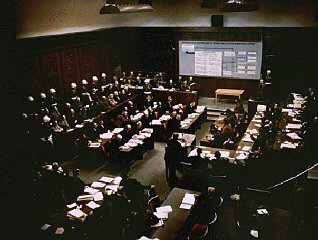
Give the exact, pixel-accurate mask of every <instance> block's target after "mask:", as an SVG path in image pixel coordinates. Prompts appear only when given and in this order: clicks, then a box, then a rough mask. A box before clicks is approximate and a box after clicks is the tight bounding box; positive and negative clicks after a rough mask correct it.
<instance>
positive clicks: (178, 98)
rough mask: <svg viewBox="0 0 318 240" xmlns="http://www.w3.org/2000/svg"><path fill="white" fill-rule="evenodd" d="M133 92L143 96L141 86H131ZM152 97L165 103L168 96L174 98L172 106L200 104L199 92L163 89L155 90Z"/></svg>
mask: <svg viewBox="0 0 318 240" xmlns="http://www.w3.org/2000/svg"><path fill="white" fill-rule="evenodd" d="M129 88H130V90H131V91H132V92H135V93H138V94H141V93H143V87H141V86H137V87H134V86H130V87H129ZM152 95H153V99H154V101H155V102H162V103H165V102H166V101H167V98H168V96H171V97H172V104H173V105H175V104H178V103H182V104H185V105H188V104H189V103H191V102H196V104H198V99H199V93H198V92H197V91H180V90H169V89H165V88H163V89H161V88H153V89H152Z"/></svg>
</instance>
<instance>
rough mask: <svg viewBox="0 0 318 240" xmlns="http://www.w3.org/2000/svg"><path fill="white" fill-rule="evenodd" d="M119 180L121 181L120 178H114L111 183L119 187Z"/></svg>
mask: <svg viewBox="0 0 318 240" xmlns="http://www.w3.org/2000/svg"><path fill="white" fill-rule="evenodd" d="M121 179H122V178H121V177H115V178H114V181H113V182H114V184H117V185H119V183H120V181H121Z"/></svg>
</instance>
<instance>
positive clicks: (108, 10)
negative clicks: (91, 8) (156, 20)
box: [99, 0, 153, 14]
mask: <svg viewBox="0 0 318 240" xmlns="http://www.w3.org/2000/svg"><path fill="white" fill-rule="evenodd" d="M152 11H153V7H152V0H106V3H105V6H103V7H102V8H101V10H100V12H99V13H100V14H118V13H136V12H152Z"/></svg>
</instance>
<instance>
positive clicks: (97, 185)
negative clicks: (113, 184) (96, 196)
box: [91, 182, 106, 188]
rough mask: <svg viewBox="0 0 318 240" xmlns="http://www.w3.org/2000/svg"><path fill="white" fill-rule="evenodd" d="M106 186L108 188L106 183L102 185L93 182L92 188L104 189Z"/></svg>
mask: <svg viewBox="0 0 318 240" xmlns="http://www.w3.org/2000/svg"><path fill="white" fill-rule="evenodd" d="M105 186H106V184H105V183H101V182H93V183H92V185H91V187H92V188H103V187H105Z"/></svg>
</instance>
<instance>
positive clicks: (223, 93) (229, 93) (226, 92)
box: [215, 88, 244, 103]
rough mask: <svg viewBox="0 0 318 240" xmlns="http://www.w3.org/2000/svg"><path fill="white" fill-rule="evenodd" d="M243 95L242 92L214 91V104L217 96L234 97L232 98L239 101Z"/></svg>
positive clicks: (233, 90)
mask: <svg viewBox="0 0 318 240" xmlns="http://www.w3.org/2000/svg"><path fill="white" fill-rule="evenodd" d="M243 93H244V90H237V89H222V88H219V89H217V90H216V91H215V102H216V103H217V102H218V96H219V95H226V96H234V97H238V99H239V100H241V99H242V94H243Z"/></svg>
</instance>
